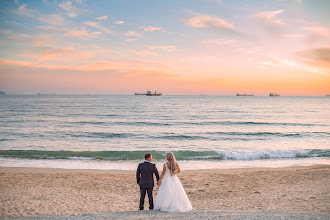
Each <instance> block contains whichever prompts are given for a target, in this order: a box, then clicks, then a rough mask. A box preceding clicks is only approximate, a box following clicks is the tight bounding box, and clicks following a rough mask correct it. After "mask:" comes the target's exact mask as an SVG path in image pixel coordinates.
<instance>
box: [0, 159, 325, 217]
mask: <svg viewBox="0 0 330 220" xmlns="http://www.w3.org/2000/svg"><path fill="white" fill-rule="evenodd" d="M178 177H179V178H180V180H181V182H182V184H183V186H184V188H185V190H186V193H187V195H188V197H189V199H190V201H191V203H192V205H193V207H194V210H193V211H192V212H198V213H200V212H210V213H213V214H212V215H214V212H215V213H221V212H222V213H224V210H231V211H230V213H232V214H233V213H235V210H237V212H241V210H249V212H257V211H258V210H259V211H260V210H268V211H273V212H275V213H276V211H278V212H287V211H289V212H306V213H320V214H322V215H325V216H329V214H330V184H329V183H330V166H326V165H316V166H296V167H282V168H240V169H214V170H212V169H209V170H186V171H183V172H182V173H180V174H178ZM157 190H158V186H156V187H155V188H154V197H155V195H156V194H157ZM0 195H1V196H0V207H1V208H0V216H2V217H5V216H7V217H8V216H12V217H15V216H16V217H18V216H25V217H26V216H45V215H50V216H83V215H93V214H97V213H108V215H113V216H120V215H122V216H125V213H126V214H127V216H130V215H133V216H134V215H137V216H140V217H141V216H142V217H143V216H148V215H149V217H150V215H160V218H165V217H164V215H167V214H166V213H165V214H159V213H158V212H155V211H152V212H149V211H144V212H141V213H142V214H141V213H140V214H139V213H138V211H137V209H138V204H139V187H138V185H137V184H136V180H135V172H134V171H119V170H70V169H48V168H9V167H8V168H5V167H0ZM145 207H148V205H147V199H146V205H145ZM135 211H136V212H137V213H135ZM118 212H119V213H120V214H118ZM111 213H112V214H111ZM114 213H115V214H114ZM116 213H117V214H116ZM148 213H149V214H148ZM157 213H158V214H157ZM186 215H189V214H188V213H187V214H186ZM219 215H220V214H219ZM161 216H163V217H161ZM180 216H181V217H182V216H183V217H184V216H185V214H182V213H180ZM196 216H198V215H196ZM140 217H139V218H140ZM118 218H120V217H118Z"/></svg>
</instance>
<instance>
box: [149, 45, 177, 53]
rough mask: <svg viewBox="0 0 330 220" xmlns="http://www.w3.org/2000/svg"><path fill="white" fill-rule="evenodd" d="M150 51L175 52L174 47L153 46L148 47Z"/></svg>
mask: <svg viewBox="0 0 330 220" xmlns="http://www.w3.org/2000/svg"><path fill="white" fill-rule="evenodd" d="M148 48H149V49H150V50H162V51H166V52H175V51H177V49H176V46H171V45H154V46H149V47H148Z"/></svg>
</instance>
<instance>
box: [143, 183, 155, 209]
mask: <svg viewBox="0 0 330 220" xmlns="http://www.w3.org/2000/svg"><path fill="white" fill-rule="evenodd" d="M152 190H153V187H152V188H142V187H140V210H143V209H144V198H145V197H146V193H148V198H149V209H150V210H152V209H154V198H153V196H152Z"/></svg>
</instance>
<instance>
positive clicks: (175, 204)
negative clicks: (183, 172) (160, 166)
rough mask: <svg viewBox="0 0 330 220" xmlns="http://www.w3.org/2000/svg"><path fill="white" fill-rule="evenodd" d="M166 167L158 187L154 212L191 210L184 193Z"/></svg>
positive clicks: (179, 183)
mask: <svg viewBox="0 0 330 220" xmlns="http://www.w3.org/2000/svg"><path fill="white" fill-rule="evenodd" d="M165 166H166V172H165V175H164V177H163V180H162V182H161V185H160V187H159V190H158V193H157V196H156V199H155V206H154V210H160V211H167V212H188V211H190V210H192V206H191V203H190V201H189V199H188V196H187V194H186V192H185V191H184V188H183V186H182V184H181V182H180V180H179V178H178V177H177V176H176V175H173V176H171V173H170V171H169V169H168V167H167V164H166V163H165Z"/></svg>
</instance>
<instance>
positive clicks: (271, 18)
mask: <svg viewBox="0 0 330 220" xmlns="http://www.w3.org/2000/svg"><path fill="white" fill-rule="evenodd" d="M282 12H284V9H280V10H276V11H262V12H259V13H257V14H254V15H253V17H254V18H256V19H257V20H258V21H259V23H261V24H262V25H263V26H264V27H265V28H266V29H267V31H269V32H270V33H277V32H280V30H281V28H282V27H283V25H285V23H284V22H283V21H282V20H280V19H278V18H277V15H279V14H281V13H282Z"/></svg>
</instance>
